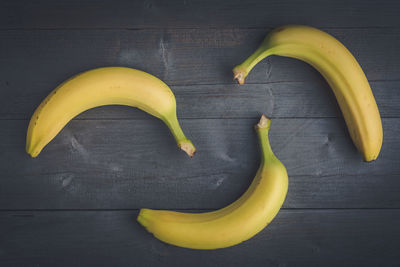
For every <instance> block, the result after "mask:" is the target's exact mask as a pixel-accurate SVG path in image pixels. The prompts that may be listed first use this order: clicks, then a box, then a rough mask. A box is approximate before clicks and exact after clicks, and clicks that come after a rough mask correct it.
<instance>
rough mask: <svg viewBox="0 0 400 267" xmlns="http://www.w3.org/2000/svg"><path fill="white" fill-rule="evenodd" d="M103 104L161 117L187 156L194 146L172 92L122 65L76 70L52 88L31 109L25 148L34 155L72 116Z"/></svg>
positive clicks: (190, 153)
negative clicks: (75, 72)
mask: <svg viewBox="0 0 400 267" xmlns="http://www.w3.org/2000/svg"><path fill="white" fill-rule="evenodd" d="M104 105H126V106H132V107H137V108H140V109H141V110H143V111H145V112H147V113H149V114H151V115H153V116H155V117H157V118H159V119H161V120H162V121H164V123H165V124H166V125H167V126H168V128H169V129H170V131H171V132H172V134H173V136H174V138H175V140H176V142H177V143H178V146H179V147H180V148H181V149H182V150H184V151H185V152H186V153H187V154H188V155H189V156H190V157H192V156H193V154H194V153H195V151H196V149H195V147H194V146H193V144H192V142H191V141H190V140H189V139H187V138H186V137H185V135H184V134H183V132H182V129H181V127H180V125H179V123H178V119H177V116H176V102H175V96H174V94H173V93H172V91H171V89H170V88H169V87H168V86H167V85H166V84H165V83H164V82H162V81H161V80H160V79H158V78H157V77H155V76H153V75H151V74H148V73H146V72H143V71H140V70H135V69H131V68H125V67H104V68H98V69H93V70H89V71H86V72H83V73H80V74H78V75H76V76H73V77H72V78H70V79H68V80H66V81H65V82H63V83H62V84H60V85H59V86H58V87H57V88H56V89H54V90H53V91H52V92H51V93H50V94H49V95H48V96H47V97H46V98H45V99H44V100H43V102H42V103H41V104H40V105H39V107H38V108H37V109H36V111H35V112H34V114H33V116H32V118H31V120H30V123H29V126H28V133H27V137H26V152H27V153H28V154H30V155H31V156H32V157H36V156H37V155H38V154H39V153H40V151H41V150H42V149H43V148H44V147H45V146H46V145H47V144H48V143H49V142H50V141H51V140H52V139H53V138H54V137H55V136H56V135H57V134H58V133H59V132H60V131H61V130H62V128H64V126H65V125H66V124H67V123H68V122H69V121H70V120H71V119H72V118H74V117H75V116H77V115H78V114H80V113H82V112H83V111H85V110H88V109H91V108H94V107H98V106H104Z"/></svg>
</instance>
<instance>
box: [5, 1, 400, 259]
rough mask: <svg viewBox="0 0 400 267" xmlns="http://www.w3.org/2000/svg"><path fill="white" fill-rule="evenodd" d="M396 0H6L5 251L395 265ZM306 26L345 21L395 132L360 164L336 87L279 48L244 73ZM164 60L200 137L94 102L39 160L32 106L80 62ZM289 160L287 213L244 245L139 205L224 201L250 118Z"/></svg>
mask: <svg viewBox="0 0 400 267" xmlns="http://www.w3.org/2000/svg"><path fill="white" fill-rule="evenodd" d="M399 11H400V4H399V2H398V1H395V0H393V1H366V0H363V1H362V0H352V1H345V0H336V1H327V0H324V1H321V0H308V1H295V0H273V1H262V0H258V1H243V0H230V1H212V0H207V1H205V0H203V1H190V0H187V1H161V0H160V1H129V0H120V1H115V0H114V1H111V0H110V1H92V0H79V1H78V0H73V1H71V0H63V1H53V0H41V1H28V0H24V1H11V0H10V1H1V2H0V140H1V142H0V175H1V180H0V266H90V265H93V266H167V265H168V266H253V265H254V266H355V265H359V266H367V265H368V266H395V265H398V264H399V263H400V261H399V260H398V251H399V248H400V246H399V242H400V230H399V224H400V209H399V208H400V194H399V192H400V179H399V178H400V155H399V150H400V139H399V138H398V136H399V133H400V105H399V104H400V92H399V86H400V72H399V69H400V53H399V48H400V19H399ZM289 23H293V24H307V25H311V26H315V27H318V28H321V29H323V30H325V31H327V32H328V33H330V34H332V35H334V36H335V37H337V38H338V39H339V40H340V41H341V42H343V44H344V45H346V46H347V47H348V48H349V50H350V51H351V52H352V53H353V54H354V56H355V57H356V58H357V60H358V61H359V63H360V64H361V66H362V67H363V69H364V71H365V73H366V75H367V77H368V79H369V81H370V83H371V87H372V90H373V93H374V95H375V97H376V101H377V103H378V106H379V109H380V112H381V115H382V120H383V130H384V141H383V148H382V151H381V155H380V157H379V158H378V160H377V161H376V162H372V163H364V162H362V159H361V156H360V154H359V153H358V152H357V151H356V149H355V147H354V145H353V144H352V142H351V140H350V137H349V134H348V132H347V129H346V126H345V124H344V121H343V118H342V115H341V113H340V110H339V108H338V106H337V103H336V100H335V98H334V96H333V93H332V92H331V90H330V88H329V87H328V85H327V84H326V82H325V81H324V80H323V78H322V77H321V76H320V74H319V73H318V72H317V71H315V70H314V69H312V68H311V67H310V66H308V65H307V64H305V63H303V62H300V61H297V60H294V59H289V58H283V57H270V58H268V59H267V60H264V61H262V62H261V63H260V64H258V65H257V66H256V67H255V68H254V70H253V71H252V72H251V74H250V76H249V77H248V79H247V83H246V85H244V86H238V85H236V84H235V82H234V81H233V80H232V73H231V69H232V68H233V67H234V66H235V65H237V64H239V63H241V62H242V61H243V60H244V59H245V58H246V57H247V56H249V55H250V53H251V52H253V51H254V50H255V49H256V47H257V46H258V45H259V43H260V42H261V40H262V39H263V38H264V36H265V35H266V34H267V33H268V32H269V31H270V30H271V29H273V28H274V27H276V26H280V25H283V24H289ZM115 65H118V66H127V67H132V68H138V69H141V70H144V71H147V72H149V73H152V74H154V75H156V76H158V77H159V78H161V79H163V80H164V81H165V82H166V83H167V84H169V85H170V86H171V89H172V91H173V92H174V93H175V95H176V99H177V104H178V118H179V120H180V123H181V125H182V128H183V130H184V132H185V133H186V135H187V136H188V138H190V139H191V140H192V141H193V143H194V144H195V145H196V147H197V149H198V153H197V154H196V156H195V157H194V158H193V159H190V158H188V157H187V156H186V155H185V153H183V152H181V151H179V149H178V148H177V147H176V144H175V141H174V140H173V138H172V136H171V134H170V133H169V131H168V129H167V127H166V126H165V125H164V124H163V123H162V122H161V121H160V120H158V119H156V118H154V117H151V116H150V115H147V114H146V113H144V112H143V111H140V110H138V109H134V108H129V107H121V106H110V107H101V108H96V109H93V110H90V111H87V112H85V113H83V114H81V115H79V116H78V117H77V118H75V119H74V120H73V121H72V122H70V123H69V124H68V125H67V126H66V127H65V129H64V130H63V131H62V132H61V133H60V134H59V135H58V136H57V137H56V138H55V139H54V140H53V141H52V142H51V143H50V144H49V145H48V146H46V148H45V149H44V150H43V151H42V153H41V154H40V155H39V157H38V158H36V159H32V158H30V157H29V156H28V155H27V154H26V153H25V135H26V129H27V126H28V122H29V119H30V116H31V115H32V113H33V111H34V110H35V108H36V107H37V106H38V105H39V103H40V102H41V101H42V100H43V98H44V97H45V96H46V95H47V94H48V93H49V92H50V91H51V90H52V89H53V88H55V87H56V86H57V85H58V84H59V83H61V82H62V81H63V80H65V79H66V78H68V77H70V76H72V75H73V74H76V73H79V72H82V71H85V70H88V69H91V68H95V67H100V66H115ZM262 113H264V114H266V115H268V116H270V117H272V129H271V134H270V136H271V143H272V147H273V149H274V151H275V152H276V155H277V156H278V158H279V159H281V161H282V162H283V163H284V164H285V166H286V167H287V170H288V173H289V180H290V186H289V192H288V195H287V198H286V201H285V203H284V205H283V208H282V210H281V211H280V212H279V214H278V215H277V217H276V218H275V220H274V221H273V222H272V223H271V224H270V225H269V226H268V227H267V228H266V229H264V230H263V231H262V232H261V233H259V234H258V235H256V236H255V237H254V238H252V239H250V240H249V241H246V242H244V243H242V244H240V245H237V246H234V247H231V248H227V249H221V250H215V251H197V250H188V249H182V248H178V247H174V246H170V245H167V244H164V243H161V242H160V241H158V240H157V239H155V238H153V236H152V235H150V234H148V233H147V232H146V231H145V230H144V229H143V228H142V227H141V226H140V225H139V224H138V223H137V222H136V216H137V214H138V210H139V209H140V208H143V207H147V208H156V209H173V210H180V211H196V212H199V211H205V210H213V209H218V208H221V207H224V206H225V205H227V204H229V203H231V202H232V201H234V200H235V199H237V198H238V197H239V196H240V195H241V194H242V193H243V192H244V191H245V190H246V188H247V186H248V185H249V184H250V182H251V180H252V178H253V176H254V174H255V172H256V170H257V167H258V164H259V160H260V157H259V154H258V153H259V152H258V144H257V139H256V135H255V133H254V131H253V125H254V124H255V123H257V121H258V118H259V116H260V115H261V114H262Z"/></svg>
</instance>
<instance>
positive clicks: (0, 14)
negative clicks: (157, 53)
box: [0, 0, 400, 29]
mask: <svg viewBox="0 0 400 267" xmlns="http://www.w3.org/2000/svg"><path fill="white" fill-rule="evenodd" d="M293 23H296V24H310V25H315V26H320V27H342V28H343V27H353V28H354V27H398V26H400V23H399V19H398V4H397V1H395V0H390V1H388V0H385V1H373V0H366V1H365V0H364V1H361V0H350V1H346V0H336V1H329V0H323V1H321V0H320V1H318V0H305V1H304V0H303V1H290V0H270V1H254V0H252V1H240V0H230V1H221V0H218V1H213V0H202V1H201V0H184V1H178V0H173V1H168V2H165V1H162V0H146V1H129V0H120V1H112V0H97V1H93V0H79V1H78V0H69V1H51V0H41V1H40V2H38V3H36V2H35V3H33V2H32V1H28V0H22V1H12V0H3V1H1V4H0V25H1V28H6V29H9V28H45V29H54V28H56V29H59V28H110V29H113V28H135V29H136V28H140V29H142V28H165V27H168V28H200V27H201V28H205V27H208V28H210V27H211V28H215V27H218V28H233V27H235V28H236V27H240V28H249V27H250V28H254V27H260V28H265V27H276V26H280V25H282V24H293Z"/></svg>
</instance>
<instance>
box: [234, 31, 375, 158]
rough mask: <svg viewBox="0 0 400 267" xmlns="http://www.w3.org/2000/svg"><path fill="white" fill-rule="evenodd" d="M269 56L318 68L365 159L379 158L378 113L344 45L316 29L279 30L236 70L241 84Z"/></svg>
mask: <svg viewBox="0 0 400 267" xmlns="http://www.w3.org/2000/svg"><path fill="white" fill-rule="evenodd" d="M269 55H279V56H285V57H292V58H297V59H300V60H303V61H305V62H307V63H308V64H310V65H311V66H313V67H314V68H316V69H317V70H318V71H319V72H320V73H321V74H322V76H323V77H324V78H325V79H326V81H327V82H328V84H329V85H330V86H331V87H332V90H333V92H334V94H335V96H336V99H337V101H338V103H339V106H340V108H341V110H342V113H343V117H344V119H345V121H346V124H347V127H348V129H349V132H350V136H351V138H352V139H353V142H354V144H355V146H356V147H357V149H358V150H359V151H360V152H361V154H362V155H363V157H364V160H365V161H372V160H375V159H376V158H377V157H378V155H379V152H380V150H381V147H382V139H383V131H382V122H381V117H380V115H379V110H378V107H377V105H376V102H375V98H374V96H373V94H372V91H371V88H370V86H369V83H368V80H367V78H366V77H365V74H364V72H363V71H362V69H361V67H360V65H359V64H358V62H357V61H356V59H355V58H354V57H353V55H352V54H351V53H350V52H349V51H348V50H347V48H346V47H345V46H344V45H343V44H341V43H340V42H339V41H338V40H336V39H335V38H334V37H332V36H331V35H329V34H327V33H325V32H323V31H320V30H318V29H316V28H313V27H308V26H301V25H287V26H282V27H279V28H276V29H275V30H273V31H272V32H271V33H270V34H268V35H267V37H266V38H265V39H264V41H263V43H262V44H261V46H260V47H259V48H258V49H257V50H256V51H255V52H254V53H253V54H252V55H251V56H250V57H249V58H247V59H246V60H245V61H244V62H243V63H242V64H240V65H238V66H236V67H235V68H234V69H233V73H234V77H235V79H237V81H238V82H239V84H243V83H244V80H245V78H246V76H247V75H248V74H249V72H250V71H251V69H252V68H253V67H254V66H255V65H256V64H257V63H258V62H259V61H261V60H262V59H264V58H265V57H268V56H269Z"/></svg>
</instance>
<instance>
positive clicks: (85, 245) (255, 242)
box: [0, 209, 400, 266]
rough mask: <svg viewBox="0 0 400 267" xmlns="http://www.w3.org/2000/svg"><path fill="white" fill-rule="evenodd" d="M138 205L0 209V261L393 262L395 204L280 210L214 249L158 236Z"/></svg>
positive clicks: (399, 214)
mask: <svg viewBox="0 0 400 267" xmlns="http://www.w3.org/2000/svg"><path fill="white" fill-rule="evenodd" d="M137 214H138V212H137V211H64V212H52V211H47V212H38V211H24V212H15V211H10V212H0V227H1V229H2V232H3V234H2V238H1V239H0V249H1V253H2V254H1V257H0V265H2V266H21V265H22V266H25V265H27V264H26V263H29V264H28V265H31V266H55V265H57V266H132V265H136V264H139V265H140V264H141V263H145V265H146V266H266V265H268V266H339V265H340V266H346V265H351V266H396V265H397V264H398V254H397V247H398V245H397V244H398V243H399V242H400V232H399V231H398V225H399V223H400V211H399V210H373V209H372V210H282V211H281V212H280V213H279V214H278V215H277V217H276V218H275V219H274V220H273V221H272V223H271V224H270V225H269V226H268V227H267V228H265V229H264V230H263V231H262V232H261V233H259V234H258V235H256V236H255V237H253V238H252V239H250V240H249V241H246V242H244V243H242V244H239V245H237V246H234V247H231V248H227V249H220V250H214V251H198V250H189V249H182V248H178V247H174V246H170V245H167V244H164V243H161V242H160V241H158V240H157V239H155V238H154V237H153V236H152V235H150V234H149V233H147V232H146V231H145V230H144V229H143V228H142V227H141V226H140V225H139V224H138V223H137V222H136V221H135V218H136V216H137Z"/></svg>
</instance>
